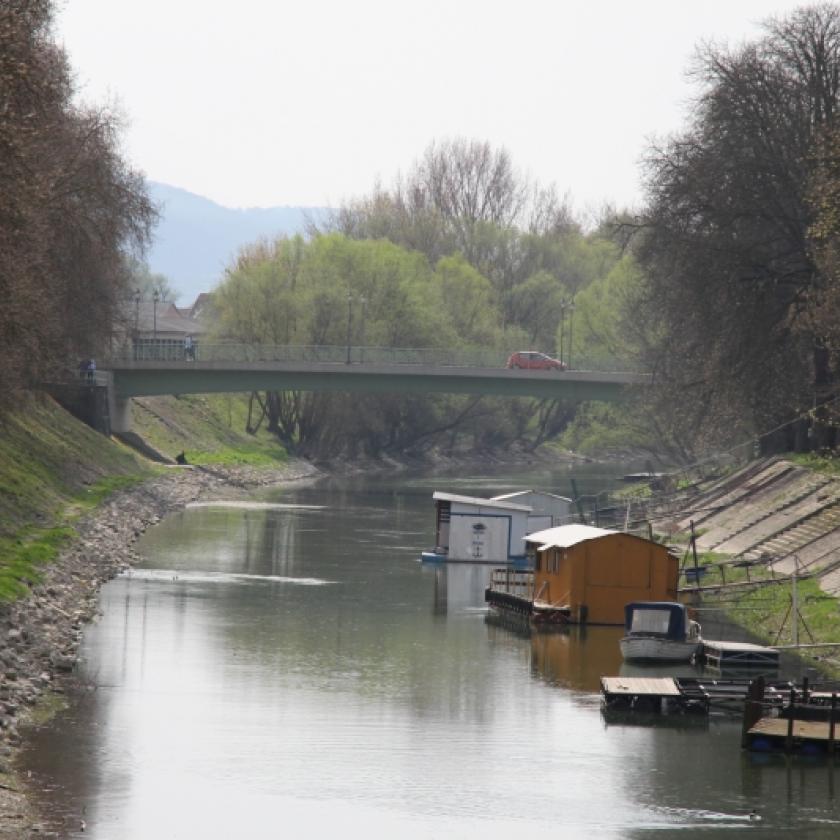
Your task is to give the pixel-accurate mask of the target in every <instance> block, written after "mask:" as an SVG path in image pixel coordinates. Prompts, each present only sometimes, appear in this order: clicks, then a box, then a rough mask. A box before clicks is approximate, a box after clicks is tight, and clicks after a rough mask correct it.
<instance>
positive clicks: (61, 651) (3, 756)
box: [0, 462, 318, 840]
mask: <svg viewBox="0 0 840 840" xmlns="http://www.w3.org/2000/svg"><path fill="white" fill-rule="evenodd" d="M317 472H318V471H317V470H316V469H315V468H314V467H312V466H311V465H309V464H307V463H305V462H291V463H289V464H287V465H286V466H285V467H284V468H283V469H281V470H277V471H273V472H270V473H269V472H266V471H265V470H255V469H248V468H240V469H228V468H225V469H217V468H198V467H186V468H172V469H171V470H167V472H166V473H165V474H164V475H161V476H159V477H157V478H155V479H152V480H150V481H148V482H146V483H144V484H142V485H140V486H138V487H136V488H133V489H131V490H126V491H122V492H120V493H117V494H115V495H114V496H113V497H112V498H111V499H110V500H109V501H108V503H107V504H105V505H103V506H102V507H100V508H98V509H97V510H96V511H95V512H93V513H91V514H90V515H89V516H86V517H85V518H83V519H81V520H79V521H78V522H76V523H75V529H76V531H77V532H78V539H76V540H75V541H74V542H73V544H72V545H71V546H70V547H69V548H67V549H66V550H65V551H64V552H63V553H62V554H61V556H60V557H59V559H58V560H57V561H56V562H55V563H52V564H50V565H49V566H48V567H45V569H44V571H43V577H42V580H41V581H40V582H39V583H38V584H37V585H36V586H34V587H33V588H32V593H31V595H30V596H29V597H28V598H25V599H23V600H20V601H17V602H15V603H12V604H2V605H0V840H23V838H27V837H45V836H54V837H55V836H60V835H57V834H55V833H50V831H48V830H47V829H46V828H45V827H44V826H40V825H39V824H38V823H37V821H36V820H35V817H34V815H33V814H32V813H31V811H30V809H29V807H28V803H27V800H26V793H25V789H24V786H23V785H22V782H21V780H20V779H16V778H15V776H14V774H13V773H12V763H13V761H12V760H13V758H14V753H15V749H16V748H17V747H18V746H19V745H20V743H21V733H20V726H21V724H22V723H24V722H25V721H26V719H27V715H28V713H29V711H30V710H31V709H33V708H35V707H36V705H37V704H38V702H39V700H40V699H41V698H42V697H43V696H44V695H45V694H48V693H49V692H50V691H61V690H62V685H63V683H64V681H65V680H67V679H70V678H71V675H72V671H73V669H74V666H75V663H76V657H77V654H78V649H79V642H80V639H81V635H82V631H83V628H84V626H85V624H86V623H87V622H89V621H91V620H92V619H93V618H94V617H95V615H96V611H97V603H98V598H97V594H98V591H99V588H100V586H102V584H103V583H105V582H106V581H108V580H110V579H111V578H113V577H114V576H115V575H117V574H119V572H121V571H123V570H124V569H126V568H128V567H129V566H131V565H132V564H133V563H134V562H135V561H136V560H137V554H136V553H135V550H134V544H135V542H136V541H137V539H138V537H139V536H140V535H141V534H142V533H143V532H144V531H145V530H146V528H148V527H149V526H151V525H154V524H155V523H156V522H159V521H160V520H161V519H162V518H163V517H164V516H166V515H167V514H168V513H171V512H172V511H175V510H178V509H180V508H182V507H184V506H185V505H187V504H188V503H189V502H192V501H196V500H198V499H207V498H213V497H214V496H216V497H218V495H220V494H222V493H224V494H225V495H228V496H229V495H230V493H231V491H232V490H235V489H236V488H241V489H243V490H246V489H253V488H256V487H260V486H270V485H276V484H282V483H285V482H288V481H293V480H299V479H303V478H310V477H314V476H315V475H316V474H317Z"/></svg>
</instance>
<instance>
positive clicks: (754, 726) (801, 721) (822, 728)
mask: <svg viewBox="0 0 840 840" xmlns="http://www.w3.org/2000/svg"><path fill="white" fill-rule="evenodd" d="M766 694H767V692H766V686H765V685H764V680H763V679H762V678H760V677H759V678H758V679H756V680H754V681H753V683H752V684H751V685H750V689H749V692H748V696H747V698H746V700H745V702H744V721H743V727H742V733H741V746H742V747H743V748H744V749H747V750H750V751H751V752H783V753H798V754H801V755H829V756H834V755H835V754H836V751H837V750H836V745H837V735H838V732H837V730H838V726H837V724H838V722H840V708H838V706H840V702H838V694H837V692H835V691H832V692H826V691H811V690H810V688H809V686H808V680H807V679H805V680H803V681H802V687H801V689H797V688H796V687H791V689H790V692H789V697H788V700H787V702H786V703H785V704H784V705H783V706H782V707H781V708H780V709H778V710H775V711H774V713H773V714H768V713H767V712H768V709H767V701H766Z"/></svg>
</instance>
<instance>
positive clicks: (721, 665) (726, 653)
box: [702, 639, 779, 671]
mask: <svg viewBox="0 0 840 840" xmlns="http://www.w3.org/2000/svg"><path fill="white" fill-rule="evenodd" d="M702 655H703V658H704V659H705V661H706V664H707V665H711V666H712V667H713V668H717V669H719V670H721V671H723V670H725V669H726V668H767V669H774V668H778V667H779V651H777V650H776V649H775V648H771V647H764V646H763V645H754V644H752V643H751V642H716V641H712V640H708V639H703V654H702Z"/></svg>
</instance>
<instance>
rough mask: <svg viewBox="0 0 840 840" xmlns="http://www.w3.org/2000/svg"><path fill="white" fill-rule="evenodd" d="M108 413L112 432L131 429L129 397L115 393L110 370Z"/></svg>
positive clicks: (112, 375)
mask: <svg viewBox="0 0 840 840" xmlns="http://www.w3.org/2000/svg"><path fill="white" fill-rule="evenodd" d="M108 413H109V414H110V415H111V431H112V432H113V433H114V434H119V433H120V432H130V431H131V429H132V417H131V398H130V397H120V396H118V395H117V391H116V388H114V374H113V373H111V372H110V371H109V372H108Z"/></svg>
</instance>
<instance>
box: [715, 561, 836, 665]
mask: <svg viewBox="0 0 840 840" xmlns="http://www.w3.org/2000/svg"><path fill="white" fill-rule="evenodd" d="M719 571H720V569H717V570H714V569H713V571H712V572H710V573H709V574H707V575H706V577H705V578H704V579H703V585H710V584H712V583H717V582H718V580H716V579H715V578H713V577H711V575H714V574H715V573H719ZM725 578H726V582H727V583H739V582H746V581H747V570H746V569H744V568H733V567H731V566H729V567H725ZM749 580H750V581H752V582H760V585H758V586H756V587H745V588H743V589H740V590H732V591H729V592H721V593H718V594H716V595H715V594H709V593H706V594H705V595H704V597H703V603H704V605H707V606H708V605H715V604H718V605H720V606H721V607H722V609H723V610H724V612H725V613H726V614H727V615H728V617H729V618H730V619H732V620H733V621H734V622H735V623H737V624H738V625H739V626H740V627H743V628H745V629H746V630H748V631H749V632H750V633H752V634H753V635H755V636H756V637H757V638H758V639H760V640H761V641H763V642H764V643H766V644H769V645H789V644H793V626H794V625H793V616H792V609H791V605H792V585H793V584H792V582H791V581H790V580H789V579H787V578H780V577H775V578H774V577H773V576H772V575H771V574H770V573H769V571H768V569H767V568H766V567H764V566H761V565H757V566H753V567H751V568H750V570H749ZM797 600H798V603H799V614H800V616H801V618H800V621H799V644H811V643H819V642H840V603H838V600H837V599H836V598H834V597H832V596H830V595H828V594H826V593H825V592H823V591H822V589H821V588H820V585H819V581H818V579H816V578H806V579H804V580H803V579H800V580H798V581H797ZM804 655H806V656H815V655H816V656H817V657H818V660H817V661H816V663H815V664H816V666H817V667H818V668H819V670H821V671H822V672H823V673H824V674H825V675H827V676H831V677H835V678H836V677H840V662H834V661H832V657H833V656H837V655H840V654H837V653H832V651H831V649H830V648H824V649H823V650H817V651H816V652H812V651H808V653H807V654H804Z"/></svg>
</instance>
